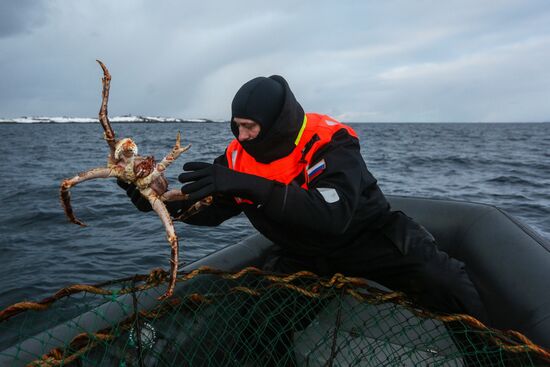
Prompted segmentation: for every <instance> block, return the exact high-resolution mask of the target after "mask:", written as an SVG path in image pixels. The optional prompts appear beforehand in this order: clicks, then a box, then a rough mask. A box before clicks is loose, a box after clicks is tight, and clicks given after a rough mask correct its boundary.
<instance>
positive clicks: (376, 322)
mask: <svg viewBox="0 0 550 367" xmlns="http://www.w3.org/2000/svg"><path fill="white" fill-rule="evenodd" d="M165 278H166V274H165V273H163V272H161V271H157V272H153V273H152V274H150V275H149V276H136V277H132V278H127V279H123V280H119V281H115V282H111V283H104V284H100V285H96V286H73V287H69V288H66V289H63V290H61V291H60V292H58V293H57V294H56V295H54V296H52V297H50V298H48V299H45V300H43V301H41V302H36V303H33V302H26V303H20V304H16V305H13V306H10V307H8V308H6V309H4V310H2V311H0V351H1V352H0V365H2V366H4V365H6V366H27V365H30V366H381V365H386V366H547V365H549V364H550V353H548V351H546V350H545V349H543V348H541V347H538V346H536V345H534V344H533V343H531V342H530V341H529V340H528V339H527V338H525V337H524V336H522V335H521V334H519V333H515V332H503V331H498V330H494V329H490V328H487V327H485V326H484V325H483V324H481V323H479V322H478V321H477V320H475V319H473V318H471V317H468V316H466V315H444V314H433V313H430V312H428V311H426V310H423V309H420V308H418V307H416V306H415V305H414V304H412V303H410V302H409V301H408V300H407V299H406V298H405V297H404V295H402V294H400V293H397V292H387V291H383V290H381V289H379V288H376V287H373V286H371V285H370V283H369V282H367V281H365V280H362V279H357V278H346V277H344V276H341V275H338V274H337V275H335V276H334V277H333V278H331V279H323V278H319V277H317V276H315V275H314V274H311V273H307V272H301V273H296V274H293V275H289V276H282V275H274V274H265V273H262V272H261V271H259V270H257V269H254V268H247V269H244V270H242V271H241V272H238V273H224V272H219V271H216V270H213V269H209V268H200V269H198V270H195V271H193V272H191V273H188V274H182V275H180V277H179V279H178V284H177V287H176V292H175V294H174V296H173V297H171V298H169V299H167V300H165V301H162V302H160V301H158V300H157V297H159V296H160V295H161V294H162V293H163V291H164V288H165V287H164V285H163V283H164V282H165Z"/></svg>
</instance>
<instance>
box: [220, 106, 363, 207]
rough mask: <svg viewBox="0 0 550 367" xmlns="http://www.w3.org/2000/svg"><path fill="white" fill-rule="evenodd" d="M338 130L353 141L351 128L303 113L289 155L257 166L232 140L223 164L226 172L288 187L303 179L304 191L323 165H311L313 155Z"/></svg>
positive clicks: (237, 143) (312, 163) (317, 163)
mask: <svg viewBox="0 0 550 367" xmlns="http://www.w3.org/2000/svg"><path fill="white" fill-rule="evenodd" d="M341 129H346V130H347V132H348V133H349V134H350V135H351V136H353V137H357V134H356V133H355V131H353V129H352V128H351V127H349V126H347V125H344V124H342V123H340V122H338V121H336V120H335V119H333V118H332V117H330V116H327V115H319V114H316V113H307V114H305V115H304V121H303V123H302V127H301V129H300V132H299V133H298V136H297V138H296V141H295V142H294V144H295V145H296V148H294V150H293V151H292V152H291V153H290V154H289V155H287V156H285V157H283V158H281V159H277V160H275V161H273V162H270V163H267V164H265V163H259V162H257V161H256V160H255V159H254V157H252V156H251V155H249V154H248V153H247V152H246V151H245V150H244V149H243V147H242V146H241V144H240V143H239V141H238V140H237V139H234V140H233V141H232V142H231V143H230V144H229V146H228V147H227V150H226V157H227V162H228V164H229V168H230V169H233V170H235V171H238V172H243V173H248V174H252V175H256V176H261V177H264V178H267V179H269V180H275V181H278V182H281V183H284V184H289V183H290V182H292V181H293V180H294V179H296V178H298V177H300V175H303V183H302V184H301V187H303V188H304V189H308V184H309V181H310V179H312V178H313V177H314V176H316V175H317V174H319V173H320V172H319V171H321V172H322V169H323V167H324V163H325V162H324V161H323V160H321V161H320V162H311V159H312V157H313V155H314V154H315V152H317V151H318V150H319V149H320V148H322V147H323V146H325V145H326V144H328V143H329V142H330V141H331V139H332V136H333V135H334V134H335V133H336V132H337V131H339V130H341ZM315 166H318V167H315ZM312 169H313V170H315V169H316V171H312ZM308 171H309V172H308ZM300 181H302V180H300ZM236 200H237V202H242V201H245V202H248V203H250V202H249V201H248V200H241V199H238V198H236Z"/></svg>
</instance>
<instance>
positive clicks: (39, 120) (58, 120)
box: [0, 116, 222, 124]
mask: <svg viewBox="0 0 550 367" xmlns="http://www.w3.org/2000/svg"><path fill="white" fill-rule="evenodd" d="M109 121H111V122H113V123H120V122H127V123H143V122H149V123H150V122H158V123H167V122H181V123H185V122H222V121H214V120H209V119H181V118H175V117H158V116H115V117H110V118H109ZM97 122H98V119H97V118H89V117H65V116H63V117H43V116H24V117H18V118H12V119H6V118H0V124H89V123H97Z"/></svg>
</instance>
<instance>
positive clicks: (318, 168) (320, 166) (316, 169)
mask: <svg viewBox="0 0 550 367" xmlns="http://www.w3.org/2000/svg"><path fill="white" fill-rule="evenodd" d="M325 168H327V165H326V164H325V160H324V159H321V160H320V161H319V162H317V163H315V164H314V165H313V166H312V167H310V168H308V170H307V178H308V181H311V180H313V179H314V178H315V177H317V176H319V175H320V174H321V173H323V171H324V170H325Z"/></svg>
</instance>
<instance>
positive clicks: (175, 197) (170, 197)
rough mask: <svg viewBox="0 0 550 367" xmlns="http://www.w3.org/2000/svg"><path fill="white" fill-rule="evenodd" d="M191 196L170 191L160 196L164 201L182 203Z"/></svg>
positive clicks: (178, 191)
mask: <svg viewBox="0 0 550 367" xmlns="http://www.w3.org/2000/svg"><path fill="white" fill-rule="evenodd" d="M188 196H189V195H187V194H184V193H183V192H181V190H169V191H166V192H165V193H164V194H162V195H161V196H160V200H162V201H181V200H187V197H188Z"/></svg>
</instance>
